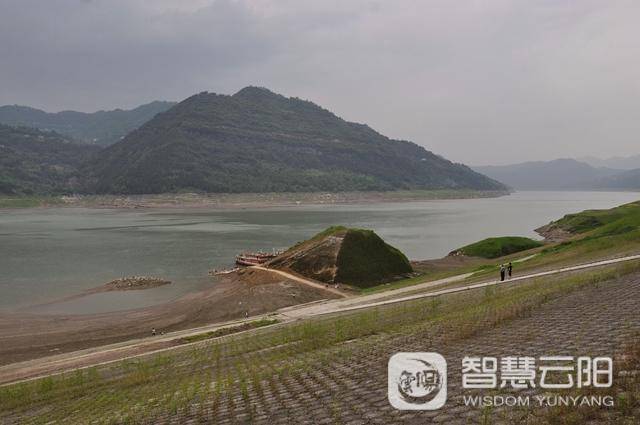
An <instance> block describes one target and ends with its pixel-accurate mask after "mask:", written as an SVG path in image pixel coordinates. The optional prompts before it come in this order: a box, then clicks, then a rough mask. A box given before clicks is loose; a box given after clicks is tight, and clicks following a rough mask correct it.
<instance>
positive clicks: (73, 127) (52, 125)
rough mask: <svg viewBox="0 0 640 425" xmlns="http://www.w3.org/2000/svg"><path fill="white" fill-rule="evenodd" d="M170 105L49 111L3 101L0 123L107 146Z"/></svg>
mask: <svg viewBox="0 0 640 425" xmlns="http://www.w3.org/2000/svg"><path fill="white" fill-rule="evenodd" d="M173 105H175V102H163V101H155V102H151V103H147V104H145V105H141V106H138V107H137V108H134V109H131V110H123V109H114V110H112V111H98V112H93V113H86V112H76V111H62V112H56V113H49V112H45V111H42V110H40V109H35V108H31V107H28V106H19V105H5V106H0V124H5V125H10V126H14V127H15V126H22V127H32V128H37V129H40V130H47V131H55V132H57V133H59V134H61V135H64V136H68V137H71V138H74V139H76V140H78V141H81V142H85V143H93V144H97V145H101V146H108V145H111V144H113V143H115V142H117V141H119V140H120V139H122V138H123V137H124V136H126V135H127V134H128V133H129V132H131V131H132V130H135V129H136V128H138V127H140V126H141V125H142V124H144V123H145V122H147V121H149V120H150V119H151V118H153V117H154V116H155V115H156V114H158V113H160V112H164V111H166V110H167V109H169V108H170V107H172V106H173Z"/></svg>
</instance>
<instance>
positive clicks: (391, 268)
mask: <svg viewBox="0 0 640 425" xmlns="http://www.w3.org/2000/svg"><path fill="white" fill-rule="evenodd" d="M412 271H413V269H412V267H411V264H409V260H408V259H407V257H406V256H405V255H404V254H403V253H402V252H400V250H398V249H397V248H394V247H392V246H391V245H389V244H387V243H386V242H385V241H383V240H382V239H381V238H380V236H378V235H376V234H375V232H373V231H371V230H364V229H348V230H347V231H346V234H345V236H344V240H343V241H342V248H341V249H340V252H339V254H338V271H337V273H336V281H338V282H348V283H350V284H353V285H356V286H360V287H367V286H371V285H373V284H375V283H379V282H381V281H383V280H385V279H389V278H392V277H394V276H398V275H402V274H406V273H410V272H412Z"/></svg>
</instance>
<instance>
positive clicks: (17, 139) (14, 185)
mask: <svg viewBox="0 0 640 425" xmlns="http://www.w3.org/2000/svg"><path fill="white" fill-rule="evenodd" d="M99 150H100V148H99V147H98V146H93V145H87V144H84V145H83V144H78V143H75V142H73V141H71V140H69V139H68V138H66V137H64V136H61V135H60V134H57V133H53V132H43V131H40V130H36V129H31V128H14V127H10V126H6V125H1V124H0V194H10V195H27V194H56V193H68V192H70V191H73V190H74V189H77V188H78V187H79V180H78V175H77V169H78V165H79V164H80V163H82V162H84V161H87V160H88V159H89V158H90V157H91V156H92V155H93V154H95V153H96V152H97V151H99Z"/></svg>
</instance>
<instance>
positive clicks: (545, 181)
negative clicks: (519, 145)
mask: <svg viewBox="0 0 640 425" xmlns="http://www.w3.org/2000/svg"><path fill="white" fill-rule="evenodd" d="M472 168H473V169H474V170H476V171H478V172H479V173H482V174H485V175H487V176H489V177H491V178H493V179H495V180H498V181H500V182H502V183H504V184H506V185H508V186H510V187H512V188H514V189H517V190H638V189H640V170H630V171H623V170H617V169H612V168H606V167H594V166H592V165H589V164H587V163H584V162H580V161H577V160H575V159H556V160H552V161H532V162H523V163H520V164H512V165H497V166H473V167H472Z"/></svg>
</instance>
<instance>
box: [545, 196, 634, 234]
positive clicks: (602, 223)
mask: <svg viewBox="0 0 640 425" xmlns="http://www.w3.org/2000/svg"><path fill="white" fill-rule="evenodd" d="M621 221H624V222H626V223H628V224H632V225H634V226H635V227H638V226H639V225H640V201H636V202H632V203H629V204H625V205H621V206H619V207H615V208H611V209H608V210H586V211H582V212H580V213H577V214H567V215H565V216H564V217H563V218H561V219H560V220H558V221H555V222H553V223H551V226H554V227H558V228H560V229H562V230H565V231H567V232H569V233H573V234H582V233H586V232H589V231H592V230H596V229H600V228H603V227H609V226H611V225H613V226H611V227H613V228H614V229H618V228H619V223H620V222H621ZM630 222H631V223H630ZM616 223H618V225H616Z"/></svg>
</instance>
